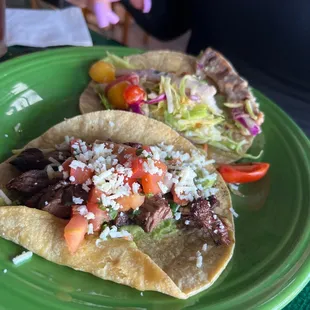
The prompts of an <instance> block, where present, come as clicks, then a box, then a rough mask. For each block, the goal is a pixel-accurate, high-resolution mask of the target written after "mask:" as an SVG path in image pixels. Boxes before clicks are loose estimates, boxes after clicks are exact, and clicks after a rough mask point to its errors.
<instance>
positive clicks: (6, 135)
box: [4, 134, 9, 270]
mask: <svg viewBox="0 0 310 310" xmlns="http://www.w3.org/2000/svg"><path fill="white" fill-rule="evenodd" d="M4 136H5V137H6V138H8V137H9V135H8V134H5V135H4ZM5 270H6V269H5Z"/></svg>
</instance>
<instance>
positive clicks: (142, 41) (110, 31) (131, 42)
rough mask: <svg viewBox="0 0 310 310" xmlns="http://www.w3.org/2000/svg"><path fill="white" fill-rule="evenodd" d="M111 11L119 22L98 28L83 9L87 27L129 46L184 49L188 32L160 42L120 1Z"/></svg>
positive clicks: (13, 3)
mask: <svg viewBox="0 0 310 310" xmlns="http://www.w3.org/2000/svg"><path fill="white" fill-rule="evenodd" d="M112 5H113V11H114V12H115V13H116V14H117V15H118V16H119V17H120V23H118V24H117V25H115V26H109V27H108V28H105V29H99V28H98V27H97V24H96V18H95V16H94V14H92V13H91V12H90V11H88V10H87V9H84V10H83V14H84V18H85V20H86V22H87V25H88V27H89V28H90V29H91V30H93V31H95V32H97V33H98V34H101V35H103V36H104V37H108V38H110V39H113V40H115V41H118V42H119V43H121V44H124V45H127V46H129V47H136V48H143V49H153V50H154V49H163V48H165V49H173V50H178V51H185V49H186V45H187V42H188V39H189V35H190V33H189V32H188V33H186V34H184V35H182V36H181V37H179V38H177V39H176V40H172V41H169V42H161V41H158V40H156V39H155V38H153V37H151V36H150V35H148V34H146V33H145V32H144V31H143V30H142V29H141V28H140V27H139V26H138V25H137V24H136V23H135V21H134V19H133V18H132V17H131V16H130V14H129V13H128V12H127V11H126V10H125V9H124V7H123V6H122V5H121V4H120V3H117V2H116V3H113V4H112ZM6 6H7V8H30V9H31V8H32V9H61V8H65V7H70V6H72V4H70V3H68V2H67V1H65V0H46V1H42V0H6Z"/></svg>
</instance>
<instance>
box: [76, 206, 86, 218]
mask: <svg viewBox="0 0 310 310" xmlns="http://www.w3.org/2000/svg"><path fill="white" fill-rule="evenodd" d="M76 210H77V211H78V212H79V213H80V214H81V215H82V216H86V215H87V214H88V210H87V207H86V206H85V205H82V206H79V207H77V209H76Z"/></svg>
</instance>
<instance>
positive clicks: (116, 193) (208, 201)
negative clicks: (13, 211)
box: [6, 137, 230, 253]
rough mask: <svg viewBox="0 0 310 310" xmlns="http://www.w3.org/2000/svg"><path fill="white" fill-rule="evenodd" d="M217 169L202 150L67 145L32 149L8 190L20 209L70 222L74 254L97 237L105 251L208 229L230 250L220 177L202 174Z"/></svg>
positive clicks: (18, 160)
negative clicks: (109, 244) (113, 244)
mask: <svg viewBox="0 0 310 310" xmlns="http://www.w3.org/2000/svg"><path fill="white" fill-rule="evenodd" d="M212 162H213V161H212V160H211V161H210V160H209V161H208V160H207V159H206V158H205V156H204V155H203V154H200V152H199V151H197V150H193V151H192V152H191V153H190V154H189V153H184V152H180V151H175V150H174V148H173V146H172V145H165V144H163V143H162V144H160V145H157V146H148V145H142V144H139V143H122V144H120V143H114V142H110V141H105V142H104V141H95V142H94V143H93V144H88V143H86V142H85V141H82V140H81V139H75V138H69V137H66V141H65V142H64V143H63V144H61V145H59V146H58V150H55V151H52V152H48V153H46V154H44V153H43V152H42V150H40V149H37V148H28V149H26V150H24V151H22V152H21V153H20V154H19V155H18V156H17V157H16V158H14V159H13V160H12V161H10V164H11V165H13V166H14V167H16V168H17V169H18V170H19V171H20V172H22V174H21V175H19V176H17V177H15V178H13V179H12V180H11V181H10V182H9V183H8V184H7V185H6V188H7V190H9V191H13V192H15V195H16V194H18V196H19V200H20V204H24V205H25V206H27V207H29V208H36V209H40V210H43V211H46V212H49V213H51V214H52V215H54V216H56V217H59V218H63V219H70V221H69V222H68V224H67V226H66V228H65V231H64V237H65V239H66V242H67V246H68V249H69V250H70V252H71V253H74V252H76V250H77V249H78V247H79V245H80V244H81V243H82V242H83V239H84V237H85V235H86V234H88V235H89V234H94V233H95V232H98V233H99V238H98V239H97V243H98V245H99V243H100V242H101V241H105V240H107V238H125V239H131V240H133V239H134V238H135V237H136V238H139V233H140V234H141V233H152V237H154V238H159V237H160V236H164V235H165V234H173V233H175V232H177V230H178V229H187V228H199V229H200V228H202V229H203V231H204V233H205V234H206V235H208V236H210V237H211V238H212V239H213V241H214V243H215V244H216V245H219V244H226V245H228V244H229V243H230V238H229V234H228V230H229V228H228V227H227V225H226V223H225V220H223V219H221V217H220V216H218V215H216V213H215V211H214V210H215V207H218V206H219V201H218V200H217V198H216V194H217V192H218V189H217V188H216V187H215V186H214V185H215V184H216V180H217V174H216V173H215V172H214V173H212V174H210V173H209V172H208V171H207V170H205V169H204V168H202V167H206V166H207V165H210V164H211V163H212ZM136 226H138V227H136ZM123 227H126V228H127V230H126V229H123ZM139 228H140V229H139Z"/></svg>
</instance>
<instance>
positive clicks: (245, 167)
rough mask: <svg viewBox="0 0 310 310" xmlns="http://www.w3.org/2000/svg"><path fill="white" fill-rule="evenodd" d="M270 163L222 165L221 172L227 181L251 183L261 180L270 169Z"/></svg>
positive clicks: (219, 169)
mask: <svg viewBox="0 0 310 310" xmlns="http://www.w3.org/2000/svg"><path fill="white" fill-rule="evenodd" d="M269 166H270V165H269V164H268V163H242V164H235V165H220V166H219V167H218V171H219V173H220V174H221V175H222V177H223V179H224V181H225V182H227V183H249V182H255V181H258V180H260V179H261V178H262V177H264V176H265V175H266V173H267V171H268V169H269Z"/></svg>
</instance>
